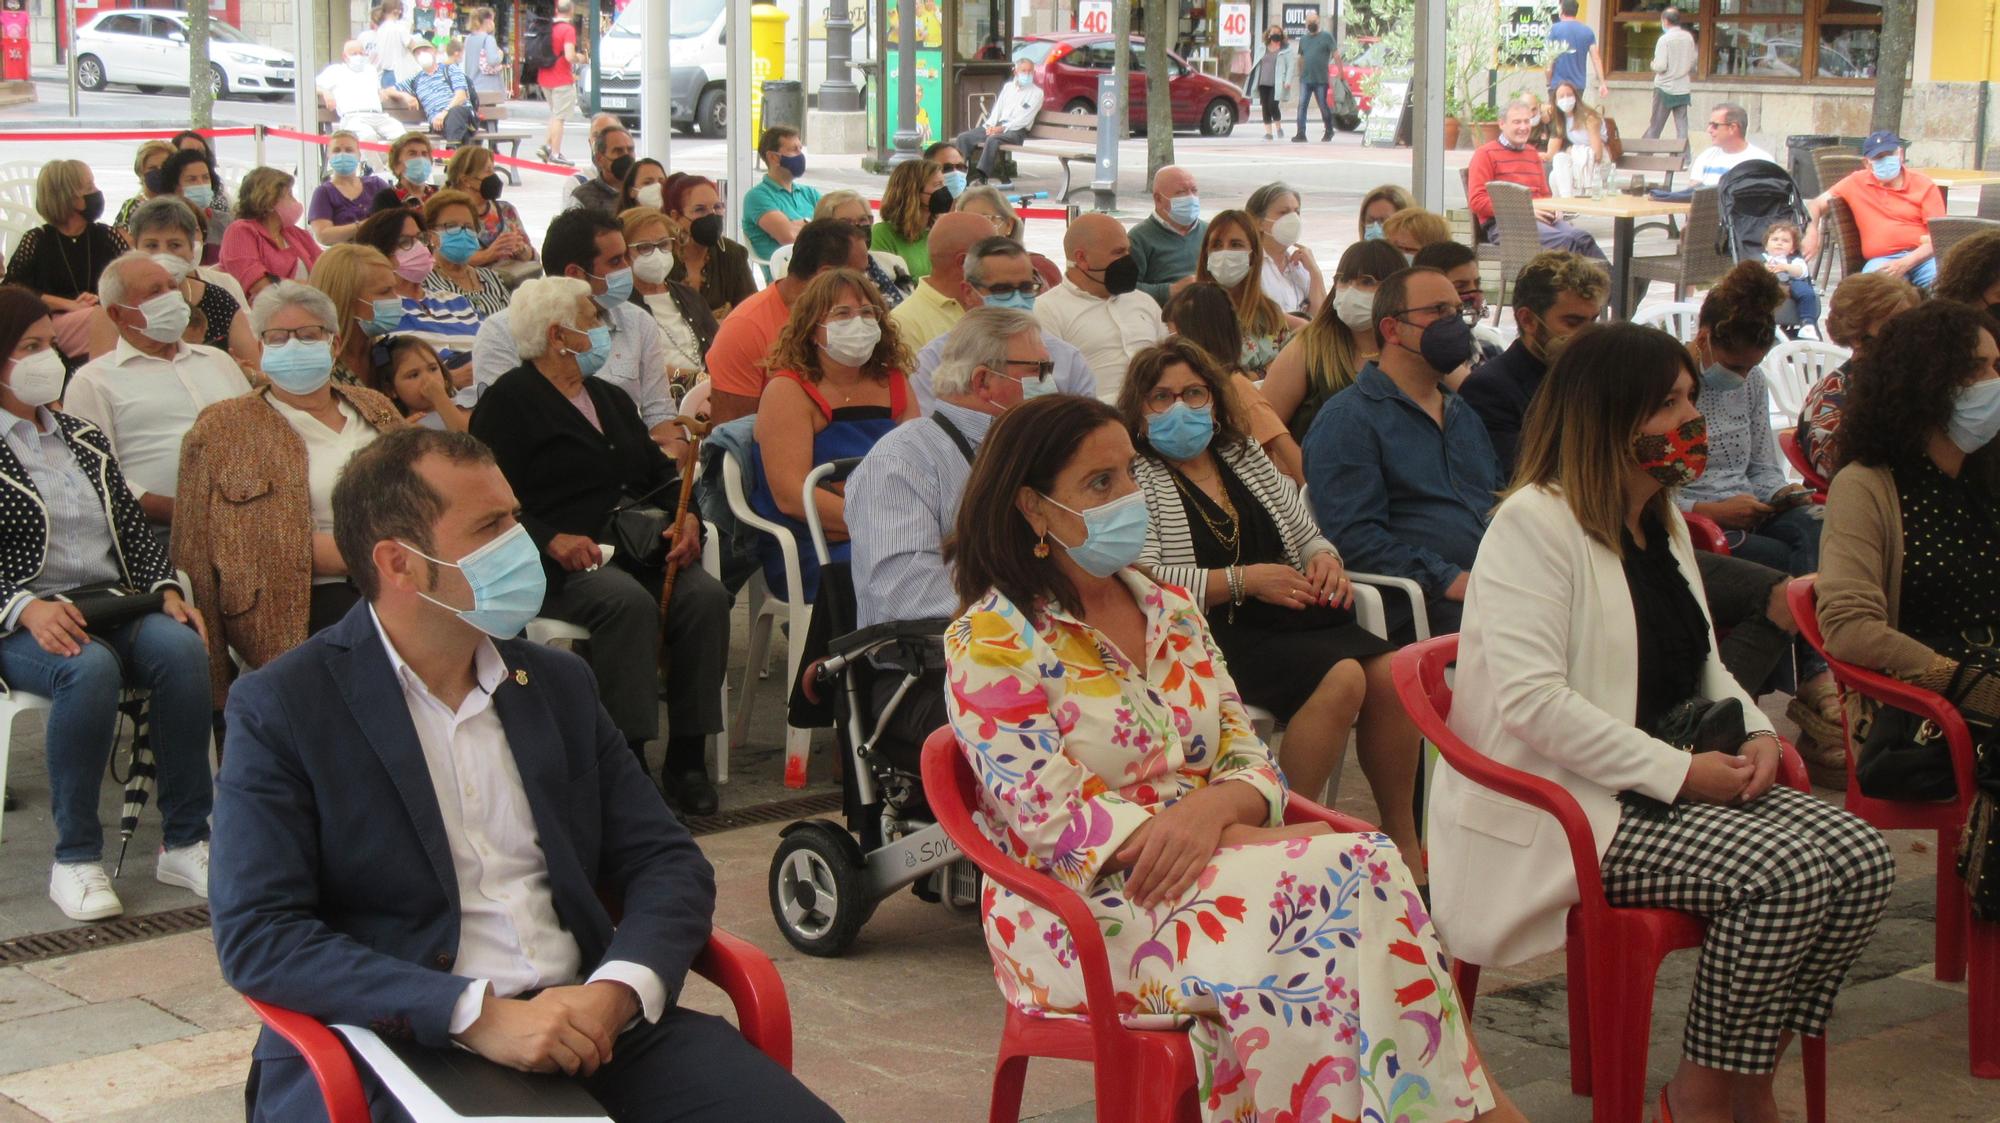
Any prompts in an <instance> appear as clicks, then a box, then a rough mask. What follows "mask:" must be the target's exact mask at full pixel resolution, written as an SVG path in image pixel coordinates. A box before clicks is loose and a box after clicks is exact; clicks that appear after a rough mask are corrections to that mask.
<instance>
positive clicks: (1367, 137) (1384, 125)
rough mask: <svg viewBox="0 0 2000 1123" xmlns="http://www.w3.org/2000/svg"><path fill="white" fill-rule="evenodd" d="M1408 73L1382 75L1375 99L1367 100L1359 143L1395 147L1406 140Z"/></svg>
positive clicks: (1374, 146) (1408, 96)
mask: <svg viewBox="0 0 2000 1123" xmlns="http://www.w3.org/2000/svg"><path fill="white" fill-rule="evenodd" d="M1409 100H1410V76H1409V75H1408V74H1403V75H1398V76H1397V77H1395V78H1384V79H1383V80H1382V88H1381V89H1380V90H1378V91H1376V94H1375V100H1374V101H1373V102H1371V103H1369V106H1368V120H1367V121H1366V122H1365V123H1364V124H1363V125H1362V133H1361V143H1362V144H1365V145H1367V146H1368V147H1370V148H1395V147H1396V146H1398V145H1401V144H1407V143H1409V124H1408V121H1409V113H1408V104H1407V103H1408V102H1409Z"/></svg>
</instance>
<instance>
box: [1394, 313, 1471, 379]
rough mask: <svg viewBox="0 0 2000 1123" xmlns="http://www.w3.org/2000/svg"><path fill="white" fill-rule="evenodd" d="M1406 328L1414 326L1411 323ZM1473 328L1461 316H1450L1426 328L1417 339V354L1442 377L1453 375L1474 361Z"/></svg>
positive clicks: (1404, 324) (1406, 323) (1407, 323)
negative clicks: (1452, 373) (1468, 361)
mask: <svg viewBox="0 0 2000 1123" xmlns="http://www.w3.org/2000/svg"><path fill="white" fill-rule="evenodd" d="M1403 326H1404V327H1414V326H1415V325H1413V324H1411V323H1409V322H1408V321H1404V322H1403ZM1472 346H1473V345H1472V325H1471V324H1468V323H1466V322H1465V321H1464V320H1462V319H1460V318H1459V317H1457V316H1446V317H1444V318H1443V319H1441V320H1434V321H1432V322H1431V323H1430V324H1428V325H1426V326H1425V327H1424V330H1423V334H1422V335H1419V336H1418V337H1417V347H1416V350H1417V354H1419V355H1421V356H1423V360H1424V365H1425V366H1428V367H1430V368H1431V369H1432V370H1434V371H1436V372H1438V373H1439V374H1450V373H1451V372H1452V371H1455V370H1457V369H1458V368H1459V367H1462V366H1464V365H1465V364H1466V362H1467V360H1469V359H1471V358H1472Z"/></svg>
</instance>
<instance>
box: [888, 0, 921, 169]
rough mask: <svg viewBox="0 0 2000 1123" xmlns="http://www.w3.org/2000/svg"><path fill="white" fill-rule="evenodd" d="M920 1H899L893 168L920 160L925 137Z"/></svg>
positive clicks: (897, 10) (890, 164) (897, 3)
mask: <svg viewBox="0 0 2000 1123" xmlns="http://www.w3.org/2000/svg"><path fill="white" fill-rule="evenodd" d="M916 7H917V5H916V0H896V141H895V143H896V151H895V152H893V153H891V154H890V156H889V166H890V167H895V166H896V165H897V164H901V163H906V162H908V161H910V160H914V159H916V158H917V156H918V153H919V151H920V150H921V149H922V148H923V144H924V138H923V134H922V133H919V132H918V131H917V13H916Z"/></svg>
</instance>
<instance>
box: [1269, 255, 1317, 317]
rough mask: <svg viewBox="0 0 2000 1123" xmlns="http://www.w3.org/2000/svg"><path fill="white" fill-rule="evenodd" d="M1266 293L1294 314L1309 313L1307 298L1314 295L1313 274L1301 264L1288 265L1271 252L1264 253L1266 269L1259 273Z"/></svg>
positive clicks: (1279, 305) (1281, 306)
mask: <svg viewBox="0 0 2000 1123" xmlns="http://www.w3.org/2000/svg"><path fill="white" fill-rule="evenodd" d="M1258 277H1259V279H1260V280H1261V281H1262V283H1263V286H1264V295H1265V296H1268V297H1270V298H1271V300H1272V301H1273V302H1274V303H1276V304H1277V306H1278V307H1280V308H1282V309H1284V310H1285V311H1287V312H1290V313H1292V314H1294V315H1309V314H1310V313H1308V312H1307V310H1306V300H1307V298H1308V297H1310V296H1312V274H1310V273H1308V272H1306V267H1305V266H1303V265H1299V264H1296V263H1294V264H1292V265H1290V266H1286V265H1284V264H1282V263H1280V262H1279V261H1278V259H1277V258H1275V257H1273V256H1272V255H1270V254H1265V255H1264V271H1263V272H1262V273H1260V274H1258Z"/></svg>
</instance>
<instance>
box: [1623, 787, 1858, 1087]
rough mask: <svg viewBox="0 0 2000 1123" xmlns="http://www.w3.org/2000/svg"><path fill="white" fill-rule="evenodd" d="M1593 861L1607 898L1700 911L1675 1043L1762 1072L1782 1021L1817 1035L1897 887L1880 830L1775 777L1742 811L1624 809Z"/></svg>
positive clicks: (1706, 1061) (1711, 1064) (1690, 1052)
mask: <svg viewBox="0 0 2000 1123" xmlns="http://www.w3.org/2000/svg"><path fill="white" fill-rule="evenodd" d="M1602 867H1603V873H1604V893H1605V896H1606V897H1607V898H1609V900H1610V902H1611V903H1612V904H1613V905H1623V906H1630V907H1638V908H1669V909H1681V910H1683V911H1686V912H1691V913H1695V914H1697V915H1699V916H1702V917H1705V918H1707V920H1708V934H1707V935H1706V936H1705V937H1704V938H1703V939H1702V944H1701V963H1700V966H1699V967H1698V968H1697V970H1696V973H1695V982H1694V994H1693V995H1692V997H1691V998H1690V999H1689V1001H1688V1018H1687V1032H1686V1034H1685V1035H1684V1037H1683V1039H1682V1046H1681V1048H1682V1050H1683V1053H1684V1055H1685V1056H1686V1058H1687V1059H1688V1060H1690V1061H1693V1062H1694V1063H1695V1064H1698V1065H1701V1066H1703V1067H1705V1068H1714V1069H1720V1070H1722V1071H1725V1072H1739V1073H1766V1072H1770V1071H1771V1070H1772V1068H1774V1067H1775V1066H1776V1065H1777V1061H1778V1039H1779V1036H1780V1035H1781V1034H1782V1033H1784V1032H1785V1031H1786V1030H1790V1031H1792V1032H1794V1033H1797V1034H1801V1035H1804V1036H1815V1035H1818V1034H1821V1033H1824V1032H1825V1031H1826V1022H1827V1018H1828V1017H1829V1016H1831V1014H1832V1012H1833V998H1834V995H1835V994H1836V993H1837V992H1838V991H1839V990H1840V982H1841V979H1842V978H1843V977H1845V976H1846V974H1847V969H1848V968H1849V967H1851V966H1853V964H1854V961H1855V959H1856V958H1857V957H1858V956H1860V954H1861V949H1862V948H1864V947H1866V946H1867V944H1868V939H1869V937H1870V936H1872V935H1874V933H1875V925H1876V923H1877V922H1878V921H1879V920H1880V919H1881V918H1882V910H1883V909H1885V908H1887V907H1888V904H1889V893H1890V891H1891V890H1892V889H1894V888H1895V884H1896V859H1895V857H1894V855H1893V854H1892V853H1891V852H1890V850H1889V844H1888V843H1887V842H1886V841H1885V840H1884V839H1883V838H1882V836H1881V834H1879V833H1878V832H1877V831H1876V830H1875V828H1873V827H1871V826H1869V825H1868V824H1866V823H1864V822H1862V821H1861V820H1860V819H1857V818H1855V817H1854V816H1852V815H1849V814H1848V813H1847V812H1845V811H1842V810H1840V809H1839V808H1836V807H1833V806H1831V805H1829V804H1825V803H1822V802H1820V801H1819V800H1817V799H1815V798H1813V797H1812V796H1809V795H1806V794H1805V793H1803V792H1800V791H1797V790H1794V789H1792V788H1787V787H1783V786H1779V787H1774V788H1772V789H1771V790H1770V791H1769V792H1768V793H1766V794H1765V795H1764V796H1763V798H1761V799H1759V800H1757V801H1756V802H1754V803H1751V804H1748V805H1746V806H1743V807H1718V806H1715V805H1713V804H1705V803H1697V804H1688V803H1682V804H1677V805H1676V806H1675V807H1674V815H1673V817H1672V818H1667V817H1665V816H1664V815H1662V814H1661V813H1660V812H1658V811H1657V810H1654V811H1647V810H1638V809H1634V808H1632V807H1630V806H1627V807H1626V808H1625V811H1624V815H1623V817H1622V818H1621V819H1620V821H1619V825H1618V833H1617V834H1616V835H1614V836H1613V837H1612V840H1611V848H1610V849H1609V850H1608V851H1606V852H1605V855H1604V860H1603V863H1602Z"/></svg>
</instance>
